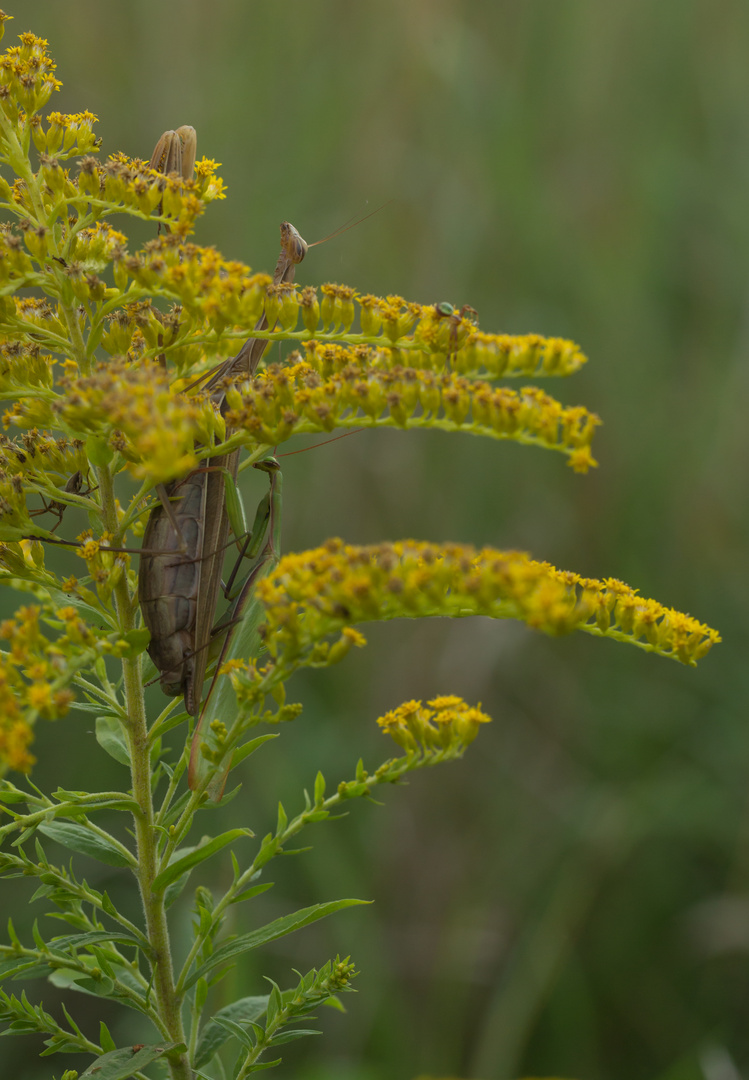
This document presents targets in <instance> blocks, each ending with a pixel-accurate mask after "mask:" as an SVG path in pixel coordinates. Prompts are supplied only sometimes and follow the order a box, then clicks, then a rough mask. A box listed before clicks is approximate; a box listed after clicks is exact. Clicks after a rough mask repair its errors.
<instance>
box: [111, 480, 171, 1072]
mask: <svg viewBox="0 0 749 1080" xmlns="http://www.w3.org/2000/svg"><path fill="white" fill-rule="evenodd" d="M97 473H98V480H99V489H100V491H101V503H102V513H103V517H104V522H105V525H106V527H107V529H108V530H109V531H110V532H112V533H114V532H116V530H117V513H116V509H115V496H114V486H113V483H112V477H111V475H110V472H109V470H108V469H107V468H106V467H104V468H100V469H98V470H97ZM114 598H115V604H116V606H117V613H118V615H119V618H120V621H121V625H122V632H123V634H126V633H128V632H129V631H130V630H133V629H135V616H134V611H133V606H132V604H131V600H130V593H129V590H128V586H127V581H126V579H125V578H124V577H123V578H121V580H120V581H119V582H118V583H117V585H116V586H115V589H114ZM122 667H123V686H124V691H125V705H126V709H127V716H128V720H127V723H126V724H125V734H126V737H127V740H128V746H129V750H130V773H131V778H132V784H133V796H134V798H135V801H136V802H137V803H138V806H139V808H140V810H139V813H137V814H134V815H133V817H134V824H135V839H136V845H137V854H138V866H137V870H136V871H135V876H136V878H137V881H138V888H139V890H140V896H141V902H142V904H143V913H144V916H145V922H146V935H147V937H148V941H149V943H150V946H151V949H152V950H153V959H152V961H151V963H152V970H153V986H154V994H155V999H156V1005H157V1008H158V1012H159V1015H160V1017H161V1020H162V1021H163V1024H164V1027H165V1029H166V1031H167V1032H168V1034H169V1037H170V1038H171V1039H172V1040H173V1041H174V1042H182V1043H183V1042H185V1030H184V1026H183V1023H182V1013H181V999H180V997H179V996H178V994H177V992H176V990H175V985H174V969H173V965H172V954H171V944H170V938H169V926H168V922H167V918H166V909H165V907H164V896H163V893H155V892H154V891H153V882H154V878H155V877H156V873H157V857H158V853H157V848H158V838H159V833H158V830H157V828H156V826H155V821H154V806H153V798H152V793H151V766H150V746H149V740H148V725H147V721H146V708H145V699H144V693H143V679H142V677H141V671H140V658H139V657H137V658H135V659H133V660H128V659H123V661H122ZM168 1063H169V1070H170V1073H171V1077H172V1080H190V1076H191V1070H190V1066H189V1063H188V1059H187V1055H186V1054H184V1053H182V1054H179V1055H175V1056H173V1057H170V1058H169V1062H168Z"/></svg>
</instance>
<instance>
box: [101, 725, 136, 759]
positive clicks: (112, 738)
mask: <svg viewBox="0 0 749 1080" xmlns="http://www.w3.org/2000/svg"><path fill="white" fill-rule="evenodd" d="M96 741H97V742H98V744H99V746H100V747H101V748H102V750H106V752H107V753H108V754H109V756H110V757H113V758H114V760H115V761H119V763H120V765H127V766H128V767H129V765H130V754H129V752H128V748H127V740H126V739H125V734H124V732H123V730H122V724H121V723H120V721H119V719H118V718H117V717H116V716H97V717H96Z"/></svg>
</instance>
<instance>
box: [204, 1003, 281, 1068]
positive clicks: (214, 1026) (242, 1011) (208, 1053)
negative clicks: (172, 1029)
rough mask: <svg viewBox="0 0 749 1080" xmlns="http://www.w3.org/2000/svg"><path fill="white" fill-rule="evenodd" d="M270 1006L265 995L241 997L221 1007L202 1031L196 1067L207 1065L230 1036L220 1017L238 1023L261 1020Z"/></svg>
mask: <svg viewBox="0 0 749 1080" xmlns="http://www.w3.org/2000/svg"><path fill="white" fill-rule="evenodd" d="M267 1007H268V995H267V994H266V995H265V996H263V997H246V998H240V1000H239V1001H235V1002H233V1003H232V1004H231V1005H227V1006H226V1008H225V1009H220V1010H219V1012H217V1013H216V1014H215V1016H213V1017H212V1018H211V1019H210V1020H209V1021H208V1023H207V1024H206V1026H205V1027H204V1028H203V1030H202V1031H201V1033H200V1039H199V1040H198V1048H197V1051H196V1053H195V1067H196V1068H197V1069H200V1068H202V1067H203V1065H207V1064H208V1062H209V1061H210V1060H211V1058H212V1057H213V1055H214V1054H216V1053H218V1051H219V1050H220V1049H221V1047H222V1046H223V1045H224V1043H225V1042H226V1040H227V1039H228V1038H229V1033H228V1031H227V1030H226V1029H225V1028H223V1027H221V1025H220V1024H219V1023H218V1022H217V1021H218V1020H219V1019H223V1020H234V1021H236V1022H237V1023H240V1024H241V1023H245V1024H246V1023H250V1022H251V1021H253V1020H259V1019H260V1017H261V1016H264V1015H265V1010H266V1009H267Z"/></svg>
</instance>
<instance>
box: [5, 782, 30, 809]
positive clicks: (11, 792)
mask: <svg viewBox="0 0 749 1080" xmlns="http://www.w3.org/2000/svg"><path fill="white" fill-rule="evenodd" d="M28 798H29V796H28V795H27V793H26V792H25V791H19V789H18V788H17V787H14V785H13V784H11V782H10V781H9V780H1V781H0V802H2V803H7V804H8V805H10V804H11V803H19V802H27V801H28Z"/></svg>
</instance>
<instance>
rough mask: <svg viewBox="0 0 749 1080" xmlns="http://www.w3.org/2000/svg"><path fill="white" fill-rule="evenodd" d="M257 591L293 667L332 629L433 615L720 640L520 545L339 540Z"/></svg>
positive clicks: (650, 638)
mask: <svg viewBox="0 0 749 1080" xmlns="http://www.w3.org/2000/svg"><path fill="white" fill-rule="evenodd" d="M257 593H258V596H259V598H260V600H261V602H262V603H263V605H264V607H265V613H266V622H265V628H264V631H263V633H264V638H265V642H266V646H267V649H268V652H269V653H270V655H271V656H272V657H274V658H275V659H276V661H277V662H279V663H280V664H282V665H283V666H286V665H290V666H292V667H296V666H300V665H302V664H306V663H311V662H312V663H315V662H319V661H320V660H321V659H323V658H324V648H325V646H327V641H326V639H327V638H328V636H329V635H331V634H336V633H340V632H341V630H342V629H343V628H345V627H349V626H351V625H352V624H356V623H361V622H367V621H372V620H376V621H380V620H385V619H395V618H418V617H424V616H432V615H446V616H452V617H464V616H467V615H486V616H490V617H491V618H503V619H506V618H513V619H519V620H521V621H522V622H525V623H527V624H528V625H529V626H531V627H532V628H533V629H536V630H542V631H544V632H546V633H548V634H566V633H569V632H571V631H572V630H584V631H586V632H588V633H592V634H597V635H602V636H606V637H613V638H616V639H618V640H620V641H628V642H630V643H631V644H634V645H638V646H639V647H640V648H643V649H645V650H647V651H649V652H656V653H659V654H660V655H661V656H667V657H671V658H672V659H675V660H679V661H680V662H681V663H683V664H689V665H694V664H696V662H697V661H698V660H699V659H701V658H702V657H703V656H705V654H706V653H707V652H708V651H709V649H710V648H711V646H712V645H713V644H715V643H716V642H718V641H720V636H719V635H718V633H717V632H716V631H715V630H712V629H711V628H710V627H708V626H705V625H704V624H703V623H700V622H698V621H697V620H696V619H694V618H692V617H691V616H689V615H684V614H682V613H681V612H678V611H674V610H673V609H672V608H667V607H664V606H663V605H662V604H659V603H658V602H657V601H655V600H648V599H645V598H643V597H641V596H639V595H638V594H637V591H636V590H634V589H632V588H630V587H629V586H628V585H625V584H623V583H622V582H620V581H617V580H615V579H613V578H607V579H606V580H604V581H599V580H597V579H592V578H584V577H580V576H579V575H578V574H575V573H570V572H567V571H560V570H557V569H555V568H554V567H553V566H551V565H550V564H549V563H543V562H536V561H535V560H533V559H531V558H530V557H529V556H528V555H526V554H523V553H520V552H513V551H509V552H507V551H497V550H494V549H493V548H484V549H482V550H480V551H476V550H475V549H474V548H471V547H469V546H466V545H461V544H442V545H438V544H429V543H424V542H421V541H414V540H406V541H401V542H399V543H394V544H377V545H371V546H365V547H357V546H353V545H347V544H344V543H343V541H341V540H331V541H329V542H328V543H327V544H325V545H324V546H323V547H320V548H315V549H314V550H312V551H305V552H301V553H300V554H296V555H287V556H285V557H284V558H283V559H282V560H281V562H280V563H279V565H278V567H277V568H276V569H275V570H274V571H273V572H272V573H271V574H270V575H269V576H268V577H267V578H265V579H264V580H263V581H261V582H259V583H258V586H257ZM321 647H322V648H323V653H321ZM336 647H337V643H336V644H334V645H333V646H332V648H333V649H335V648H336Z"/></svg>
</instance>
